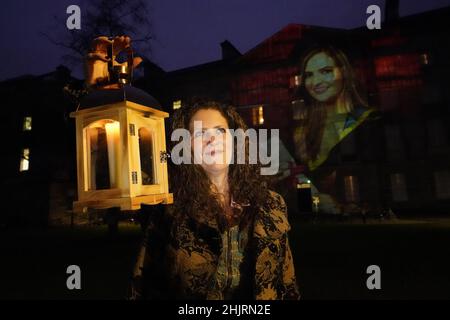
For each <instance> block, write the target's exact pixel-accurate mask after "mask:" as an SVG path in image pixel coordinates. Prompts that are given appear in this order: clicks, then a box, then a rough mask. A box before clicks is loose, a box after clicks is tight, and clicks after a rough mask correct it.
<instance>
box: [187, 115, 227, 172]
mask: <svg viewBox="0 0 450 320" xmlns="http://www.w3.org/2000/svg"><path fill="white" fill-rule="evenodd" d="M226 129H228V123H227V120H226V119H225V118H224V117H223V116H222V114H221V113H220V112H219V111H217V110H214V109H201V110H199V111H197V112H196V113H195V114H194V115H193V117H192V118H191V121H190V124H189V131H190V133H191V142H192V143H191V146H192V151H193V155H194V163H197V164H200V165H201V166H202V168H203V169H204V170H205V171H206V172H207V173H208V174H214V173H220V172H222V171H223V170H226V169H227V168H228V166H229V164H230V161H231V154H232V153H231V141H232V140H231V139H232V137H231V134H230V132H229V130H226Z"/></svg>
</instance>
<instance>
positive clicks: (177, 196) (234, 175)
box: [170, 100, 269, 229]
mask: <svg viewBox="0 0 450 320" xmlns="http://www.w3.org/2000/svg"><path fill="white" fill-rule="evenodd" d="M210 109H211V110H217V111H219V112H220V113H221V114H222V116H223V117H224V118H225V119H226V121H227V123H228V127H229V128H230V129H235V130H236V129H242V130H244V131H245V130H247V129H248V127H247V125H246V124H245V122H244V120H243V119H242V117H241V116H240V115H239V114H238V113H237V112H236V110H235V108H234V107H232V106H230V105H228V104H222V103H219V102H216V101H207V100H200V101H196V102H194V103H192V104H190V105H188V106H183V107H182V108H180V109H178V110H177V111H176V112H175V113H174V115H173V116H172V124H171V129H172V131H173V130H175V129H179V128H184V129H187V130H189V124H190V121H191V119H192V117H193V116H194V114H195V113H196V112H197V111H199V110H210ZM236 145H237V144H236V143H235V144H234V156H236V154H237V153H236V148H237V146H236ZM245 146H246V147H245V164H237V163H236V161H234V162H233V163H232V164H230V166H229V169H228V185H229V192H230V198H231V199H233V201H235V202H237V203H239V204H245V205H250V207H251V208H253V209H254V208H259V207H261V206H263V205H264V204H265V202H266V201H267V197H268V192H269V191H268V184H269V180H268V179H267V178H266V176H261V175H260V170H261V165H260V164H259V163H257V164H250V163H249V154H248V153H249V147H248V140H246V141H245ZM172 148H173V145H171V146H170V150H172ZM191 152H192V151H191ZM211 184H212V182H211V180H210V179H209V177H208V176H207V174H206V172H205V170H204V169H203V168H202V167H201V165H199V164H184V163H182V164H179V165H175V164H172V165H171V167H170V186H171V189H172V191H173V194H174V209H175V213H178V214H181V215H186V214H187V215H188V216H189V217H191V218H192V219H193V220H194V221H195V222H196V223H197V224H210V223H211V222H213V223H217V225H218V226H219V228H221V229H223V227H224V226H225V221H224V214H218V213H223V212H224V207H223V205H222V202H221V201H220V198H219V195H218V194H215V193H213V191H212V189H211ZM252 211H253V210H244V211H243V212H247V213H249V214H248V215H250V214H251V213H250V212H252ZM174 218H175V219H176V218H177V217H176V215H175V217H174ZM178 218H181V219H182V218H183V217H178ZM251 218H252V217H250V216H246V217H240V221H241V222H242V221H244V220H249V219H251Z"/></svg>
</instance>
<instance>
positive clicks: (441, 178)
mask: <svg viewBox="0 0 450 320" xmlns="http://www.w3.org/2000/svg"><path fill="white" fill-rule="evenodd" d="M434 183H435V188H436V198H438V199H450V171H448V170H445V171H436V172H435V173H434Z"/></svg>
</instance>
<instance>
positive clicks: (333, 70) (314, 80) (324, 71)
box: [304, 52, 344, 102]
mask: <svg viewBox="0 0 450 320" xmlns="http://www.w3.org/2000/svg"><path fill="white" fill-rule="evenodd" d="M304 77H305V87H306V90H307V91H308V93H309V94H310V95H311V96H312V97H313V98H314V99H316V100H317V101H319V102H332V101H335V100H336V99H337V98H338V96H339V95H340V94H341V92H342V88H343V86H344V81H343V77H342V71H341V69H340V68H339V67H338V66H337V65H336V62H335V61H334V59H333V58H332V57H330V56H329V55H328V54H326V53H325V52H319V53H316V54H315V55H313V56H312V57H311V58H310V59H309V60H308V62H307V63H306V67H305V75H304Z"/></svg>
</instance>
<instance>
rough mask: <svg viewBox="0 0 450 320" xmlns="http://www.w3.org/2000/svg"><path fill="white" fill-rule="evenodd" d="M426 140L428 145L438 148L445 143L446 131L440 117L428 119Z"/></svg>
mask: <svg viewBox="0 0 450 320" xmlns="http://www.w3.org/2000/svg"><path fill="white" fill-rule="evenodd" d="M427 125H428V142H429V144H430V147H434V148H438V147H443V146H445V145H446V143H447V141H446V132H445V128H444V125H443V124H442V121H441V120H440V119H430V120H428V123H427Z"/></svg>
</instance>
